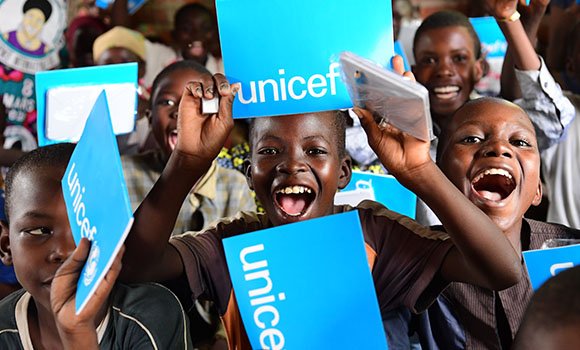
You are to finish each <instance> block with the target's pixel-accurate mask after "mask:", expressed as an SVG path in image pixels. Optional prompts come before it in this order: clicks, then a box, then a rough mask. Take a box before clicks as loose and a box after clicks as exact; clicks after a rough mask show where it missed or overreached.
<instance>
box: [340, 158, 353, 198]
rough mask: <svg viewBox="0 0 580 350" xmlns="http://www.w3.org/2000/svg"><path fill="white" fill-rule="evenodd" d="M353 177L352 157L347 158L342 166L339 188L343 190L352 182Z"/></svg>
mask: <svg viewBox="0 0 580 350" xmlns="http://www.w3.org/2000/svg"><path fill="white" fill-rule="evenodd" d="M351 176H352V159H350V156H345V157H344V158H343V159H342V163H341V165H340V175H339V177H338V188H339V189H340V190H342V189H343V188H345V187H346V185H348V183H349V182H350V177H351Z"/></svg>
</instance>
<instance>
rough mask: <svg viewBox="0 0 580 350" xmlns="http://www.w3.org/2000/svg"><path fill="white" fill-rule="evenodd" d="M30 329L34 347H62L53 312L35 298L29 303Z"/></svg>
mask: <svg viewBox="0 0 580 350" xmlns="http://www.w3.org/2000/svg"><path fill="white" fill-rule="evenodd" d="M40 325H42V327H41V326H40ZM28 330H29V333H30V340H31V341H32V346H33V347H34V349H37V350H41V349H62V342H61V341H60V337H59V335H58V329H57V328H56V322H55V320H54V316H53V314H52V312H51V311H50V310H47V309H46V308H45V307H44V306H42V305H41V304H40V303H37V302H36V300H34V298H32V300H31V303H30V304H29V305H28Z"/></svg>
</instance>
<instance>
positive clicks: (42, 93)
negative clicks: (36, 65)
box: [35, 63, 137, 146]
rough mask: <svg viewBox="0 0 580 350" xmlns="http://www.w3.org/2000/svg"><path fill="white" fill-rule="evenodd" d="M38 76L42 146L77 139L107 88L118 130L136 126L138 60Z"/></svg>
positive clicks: (119, 131) (123, 132) (129, 130)
mask: <svg viewBox="0 0 580 350" xmlns="http://www.w3.org/2000/svg"><path fill="white" fill-rule="evenodd" d="M35 79H36V106H37V113H38V121H37V127H38V144H39V145H40V146H45V145H50V144H53V143H58V142H77V141H78V140H79V138H80V136H81V134H82V132H83V129H84V125H85V122H86V120H87V118H88V115H89V113H90V111H91V108H92V107H93V105H94V103H95V101H96V99H97V97H98V96H99V94H100V93H101V91H102V90H103V89H105V91H106V92H107V98H108V103H109V112H110V117H111V120H112V123H113V130H114V132H115V134H116V135H121V134H126V133H130V132H132V131H133V130H134V129H135V117H136V114H137V63H124V64H113V65H106V66H95V67H83V68H70V69H60V70H51V71H46V72H39V73H36V77H35Z"/></svg>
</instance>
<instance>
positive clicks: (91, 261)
mask: <svg viewBox="0 0 580 350" xmlns="http://www.w3.org/2000/svg"><path fill="white" fill-rule="evenodd" d="M100 254H101V251H100V250H99V246H98V245H96V244H95V242H93V244H92V246H91V251H90V252H89V258H88V259H87V263H86V265H85V273H84V276H83V283H84V284H85V286H88V285H89V284H91V282H92V281H93V279H94V278H95V275H96V274H97V264H98V262H99V255H100Z"/></svg>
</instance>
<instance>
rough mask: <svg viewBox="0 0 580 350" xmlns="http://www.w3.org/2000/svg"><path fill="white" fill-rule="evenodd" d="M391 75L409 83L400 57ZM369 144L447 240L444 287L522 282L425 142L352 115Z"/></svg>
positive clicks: (483, 218) (499, 239) (501, 241)
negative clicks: (430, 212)
mask: <svg viewBox="0 0 580 350" xmlns="http://www.w3.org/2000/svg"><path fill="white" fill-rule="evenodd" d="M393 68H394V70H395V71H397V72H399V73H401V74H403V75H404V76H405V77H407V78H408V79H411V80H414V77H413V74H412V73H410V72H405V73H403V71H404V69H403V66H402V61H401V59H400V57H395V58H394V59H393ZM355 112H356V114H357V115H358V116H359V118H360V119H361V125H362V126H363V128H364V129H365V132H366V133H367V136H368V139H369V144H370V146H371V147H372V149H373V150H374V151H375V153H376V154H377V155H378V157H379V159H380V160H381V162H382V163H383V165H384V166H385V167H386V168H387V170H388V171H389V173H391V174H393V175H394V176H395V177H396V178H397V180H399V182H400V183H401V184H402V185H403V186H405V187H407V188H408V189H410V190H411V191H413V192H414V193H415V194H417V195H418V196H419V197H420V198H421V199H422V200H423V201H424V202H425V203H426V204H427V205H428V206H429V207H430V208H431V209H432V210H433V212H434V213H435V214H436V215H437V216H438V217H439V219H440V220H441V222H442V223H443V226H445V229H446V230H447V233H448V234H449V236H451V238H452V240H453V243H454V244H455V248H453V249H452V250H451V251H450V252H449V254H448V255H447V257H446V258H445V260H444V262H443V266H442V268H441V273H442V276H443V278H445V279H446V280H448V281H460V282H466V283H472V284H477V285H479V286H482V287H485V288H489V289H505V288H507V287H510V286H512V285H513V284H515V283H517V282H518V281H519V280H520V278H521V276H522V269H521V262H520V257H519V256H518V254H517V253H516V251H515V250H514V249H513V248H512V246H511V244H510V243H509V241H508V240H507V238H506V236H505V235H504V233H503V232H502V231H501V230H500V229H499V228H498V227H497V225H495V223H494V222H493V221H491V219H490V218H489V217H488V216H487V215H485V213H483V212H482V211H481V210H479V208H477V207H476V206H475V205H474V204H473V203H471V202H470V201H469V199H468V198H467V197H466V196H465V195H464V194H463V193H461V192H460V191H459V190H458V189H457V188H456V187H455V186H454V185H453V184H452V183H451V181H449V179H447V177H446V176H445V175H444V174H443V173H442V172H441V170H440V169H439V168H438V167H437V165H435V163H434V162H433V161H432V160H431V157H430V156H429V147H430V143H429V142H424V141H421V140H418V139H416V138H414V137H412V136H410V135H408V134H405V133H403V132H401V131H399V130H397V129H396V128H395V127H393V126H390V125H387V126H386V127H381V126H379V125H377V123H376V122H375V121H374V119H373V117H372V115H371V114H370V112H368V111H366V110H362V109H355Z"/></svg>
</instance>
